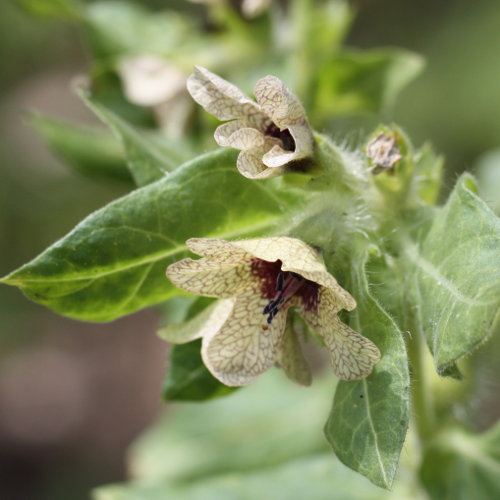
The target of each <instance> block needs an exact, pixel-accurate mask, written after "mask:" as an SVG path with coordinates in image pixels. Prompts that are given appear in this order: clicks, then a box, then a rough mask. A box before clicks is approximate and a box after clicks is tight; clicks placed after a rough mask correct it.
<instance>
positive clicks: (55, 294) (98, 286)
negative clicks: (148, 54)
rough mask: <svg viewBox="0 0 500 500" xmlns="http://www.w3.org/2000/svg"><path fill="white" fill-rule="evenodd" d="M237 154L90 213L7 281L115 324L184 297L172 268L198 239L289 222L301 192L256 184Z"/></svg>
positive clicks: (69, 310) (196, 163)
mask: <svg viewBox="0 0 500 500" xmlns="http://www.w3.org/2000/svg"><path fill="white" fill-rule="evenodd" d="M235 163H236V153H235V152H234V151H231V150H219V151H216V152H214V153H209V154H206V155H204V156H201V157H199V158H197V159H195V160H193V161H191V162H189V163H187V164H185V165H184V166H183V167H181V168H179V169H177V170H176V171H175V172H173V173H171V174H170V175H169V176H167V177H166V178H164V179H162V180H160V181H157V182H155V183H153V184H149V185H148V186H145V187H143V188H141V189H138V190H136V191H134V192H132V193H130V194H128V195H127V196H124V197H123V198H121V199H118V200H116V201H114V202H112V203H110V204H109V205H107V206H106V207H104V208H102V209H101V210H98V211H97V212H95V213H93V214H91V215H90V216H89V217H87V218H86V219H85V220H83V221H82V222H81V223H80V224H79V225H78V226H76V228H75V229H74V230H73V231H71V232H70V233H69V234H68V235H67V236H65V237H64V238H62V239H61V240H60V241H58V242H57V243H55V244H54V245H53V246H51V247H50V248H48V249H47V250H45V251H44V252H43V253H42V254H41V255H39V256H38V257H37V258H36V259H34V260H33V261H31V262H30V263H28V264H26V265H24V266H23V267H21V268H20V269H18V270H17V271H14V272H13V273H11V274H10V275H9V276H7V277H5V278H3V280H2V281H3V282H4V283H7V284H10V285H15V286H18V287H20V288H21V289H22V290H23V291H24V293H25V294H26V295H27V296H28V297H30V298H32V299H33V300H35V301H37V302H39V303H41V304H44V305H46V306H48V307H51V308H52V309H54V310H55V311H57V312H59V313H61V314H64V315H67V316H70V317H73V318H77V319H83V320H88V321H109V320H112V319H115V318H118V317H121V316H123V315H125V314H129V313H131V312H134V311H136V310H138V309H141V308H143V307H146V306H149V305H152V304H156V303H158V302H161V301H164V300H166V299H168V298H170V297H173V296H175V295H178V294H180V293H181V292H180V291H179V290H178V289H176V288H175V287H174V286H173V285H172V284H171V283H170V282H169V281H168V280H167V279H166V277H165V268H166V266H167V265H169V264H171V263H172V262H174V261H177V260H179V259H181V258H183V257H185V256H186V255H187V254H188V251H187V248H186V245H185V240H187V239H188V238H191V237H195V236H196V237H207V236H209V237H221V238H227V239H235V238H243V237H247V236H255V235H260V234H264V233H266V232H268V231H270V230H271V229H272V228H273V227H275V226H276V225H277V224H279V223H280V221H283V218H284V217H285V213H286V211H287V209H289V208H290V206H291V205H293V202H295V201H297V198H296V197H295V195H290V194H287V195H286V197H285V195H284V194H281V193H280V195H279V196H278V194H277V192H276V191H275V190H274V189H273V183H272V181H270V182H250V181H248V179H245V178H244V177H243V176H241V174H239V173H238V171H237V170H236V167H235Z"/></svg>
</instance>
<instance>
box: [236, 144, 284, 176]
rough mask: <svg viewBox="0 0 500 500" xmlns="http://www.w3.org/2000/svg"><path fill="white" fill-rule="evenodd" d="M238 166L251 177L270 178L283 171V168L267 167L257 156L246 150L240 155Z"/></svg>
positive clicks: (240, 170) (241, 171) (245, 174)
mask: <svg viewBox="0 0 500 500" xmlns="http://www.w3.org/2000/svg"><path fill="white" fill-rule="evenodd" d="M236 166H237V168H238V170H239V172H240V174H242V175H244V176H245V177H248V178H249V179H268V178H270V177H275V176H277V175H280V174H282V173H283V169H282V168H279V167H278V168H267V167H266V166H265V165H264V164H263V163H262V161H261V160H260V159H259V158H257V156H255V155H253V154H252V153H247V152H245V151H242V152H241V153H240V154H239V155H238V160H237V162H236Z"/></svg>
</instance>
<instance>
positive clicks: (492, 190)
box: [475, 149, 500, 215]
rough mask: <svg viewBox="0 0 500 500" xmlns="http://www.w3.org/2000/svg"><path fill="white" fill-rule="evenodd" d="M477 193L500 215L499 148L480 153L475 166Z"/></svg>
mask: <svg viewBox="0 0 500 500" xmlns="http://www.w3.org/2000/svg"><path fill="white" fill-rule="evenodd" d="M475 170H476V172H477V176H478V181H479V182H478V183H479V194H480V195H481V198H482V199H483V200H484V201H485V202H486V203H488V205H489V206H490V208H491V209H492V210H493V211H494V212H495V213H496V214H497V215H500V195H499V194H498V193H500V149H494V150H492V151H488V152H486V153H485V154H483V155H481V157H480V158H479V160H478V162H477V165H476V168H475Z"/></svg>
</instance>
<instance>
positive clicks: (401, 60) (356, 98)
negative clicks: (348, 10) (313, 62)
mask: <svg viewBox="0 0 500 500" xmlns="http://www.w3.org/2000/svg"><path fill="white" fill-rule="evenodd" d="M423 65H424V63H423V59H422V57H421V56H419V55H417V54H415V53H413V52H409V51H405V50H399V49H398V50H396V49H387V50H372V51H363V52H361V51H354V50H349V51H342V52H341V53H340V54H339V55H337V56H335V57H334V58H333V59H331V60H330V61H329V62H328V64H326V65H325V66H324V67H323V68H322V69H321V71H320V72H319V75H318V83H317V94H316V103H315V108H314V109H315V113H317V115H318V117H319V118H320V119H322V120H327V119H331V118H332V116H333V115H336V116H338V115H348V114H352V113H364V112H370V111H372V112H376V111H379V110H381V109H384V108H387V107H391V106H392V105H393V103H394V101H395V99H396V97H397V96H398V94H399V93H400V92H401V90H403V88H404V87H406V85H408V83H409V82H411V81H412V80H413V79H414V78H415V77H416V76H417V75H418V74H419V73H420V71H421V70H422V68H423Z"/></svg>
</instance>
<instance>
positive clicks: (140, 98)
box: [117, 54, 191, 137]
mask: <svg viewBox="0 0 500 500" xmlns="http://www.w3.org/2000/svg"><path fill="white" fill-rule="evenodd" d="M117 70H118V74H119V75H120V78H121V80H122V83H123V90H124V94H125V97H126V98H127V99H128V100H129V101H130V102H131V103H133V104H136V105H138V106H146V107H150V108H152V109H153V111H154V113H155V114H156V117H157V119H158V121H159V123H160V126H161V127H162V129H163V130H164V131H165V132H166V133H167V135H169V136H170V137H181V136H182V135H183V133H184V125H185V122H186V121H187V118H188V116H189V114H190V111H191V105H190V103H191V101H190V99H189V96H188V94H187V92H186V75H185V74H184V72H183V71H181V70H180V69H179V68H177V67H176V66H175V65H174V64H171V63H169V62H167V61H166V60H165V59H162V58H160V57H157V56H154V55H151V54H142V55H134V56H127V57H124V58H122V59H121V60H120V61H119V64H118V68H117Z"/></svg>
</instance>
